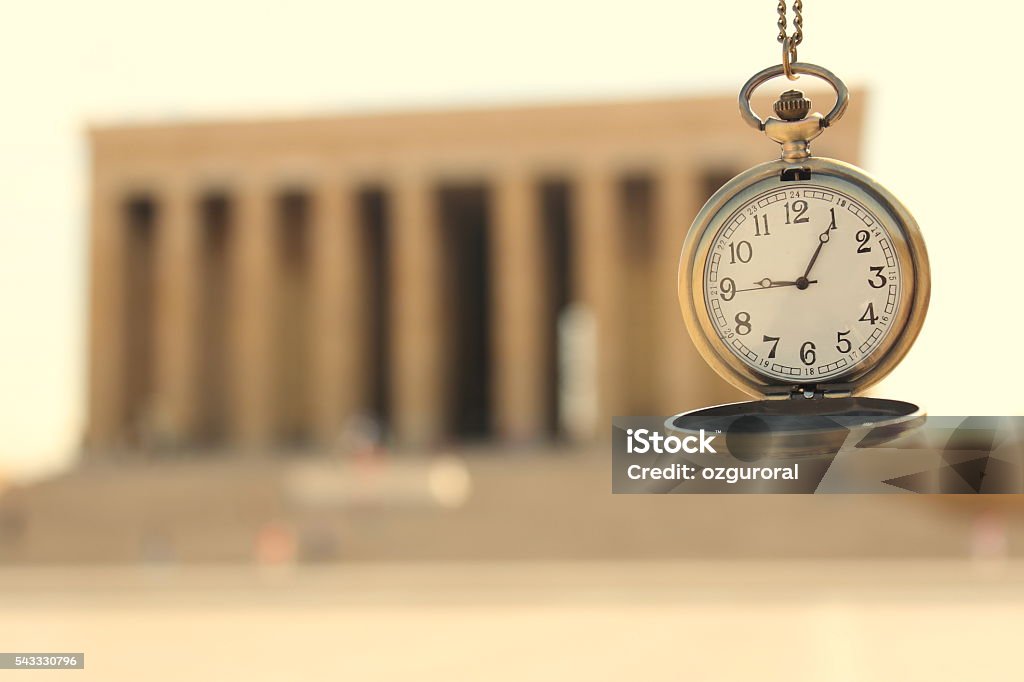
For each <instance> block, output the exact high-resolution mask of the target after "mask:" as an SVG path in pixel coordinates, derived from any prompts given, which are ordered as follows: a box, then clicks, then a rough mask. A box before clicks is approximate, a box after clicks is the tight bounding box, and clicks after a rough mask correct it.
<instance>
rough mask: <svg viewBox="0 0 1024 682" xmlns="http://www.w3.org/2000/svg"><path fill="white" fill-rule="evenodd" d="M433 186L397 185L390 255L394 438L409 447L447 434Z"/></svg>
mask: <svg viewBox="0 0 1024 682" xmlns="http://www.w3.org/2000/svg"><path fill="white" fill-rule="evenodd" d="M428 183H429V181H428V180H427V179H426V178H424V177H420V176H403V177H400V178H398V179H397V181H396V182H395V184H394V187H393V191H392V197H393V205H394V211H393V215H394V221H393V223H392V226H393V227H392V233H391V238H390V240H389V241H390V250H391V254H390V257H391V268H390V269H391V277H392V287H391V296H392V300H391V311H390V313H391V349H390V355H391V358H390V362H391V384H392V385H391V399H392V405H393V407H392V415H393V424H394V430H395V435H396V437H397V440H398V442H399V443H400V444H402V445H406V446H412V447H417V446H428V445H431V444H436V443H437V442H438V441H439V440H440V439H441V437H442V435H443V434H444V431H445V424H444V420H445V416H446V415H445V411H446V405H447V403H448V400H447V396H446V395H445V384H444V377H445V352H444V350H445V349H444V338H445V333H444V330H445V319H444V318H445V315H444V302H443V300H442V288H441V284H442V277H441V274H442V271H441V268H442V261H441V257H442V244H441V235H440V230H439V229H438V224H437V218H438V216H437V206H436V202H435V201H434V199H435V197H434V195H433V192H432V189H431V187H430V185H429V184H428Z"/></svg>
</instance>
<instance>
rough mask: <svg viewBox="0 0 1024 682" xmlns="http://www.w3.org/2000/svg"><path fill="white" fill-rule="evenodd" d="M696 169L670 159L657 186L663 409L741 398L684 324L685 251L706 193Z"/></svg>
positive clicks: (657, 289)
mask: <svg viewBox="0 0 1024 682" xmlns="http://www.w3.org/2000/svg"><path fill="white" fill-rule="evenodd" d="M702 191H703V187H702V183H701V176H700V173H699V171H698V170H697V169H696V168H693V167H691V166H688V165H682V164H666V165H665V166H663V167H662V168H661V172H660V175H659V176H658V177H657V184H656V188H655V192H656V196H657V199H656V201H657V205H656V214H655V220H656V221H657V222H656V224H657V240H658V241H657V263H656V268H657V277H656V285H655V287H654V291H652V292H651V295H652V296H654V297H655V304H656V312H655V319H657V320H658V322H659V324H658V332H657V339H656V344H655V348H656V358H655V360H656V362H657V364H658V367H657V371H656V373H655V376H657V377H658V378H659V380H660V381H659V385H658V386H657V387H652V388H654V390H656V391H657V393H658V405H659V410H660V411H661V413H662V414H665V415H669V414H675V413H678V412H682V411H685V410H691V409H695V408H698V407H705V406H707V405H713V404H716V403H718V402H724V401H726V400H729V399H732V398H733V397H736V394H735V393H734V392H733V390H732V389H731V388H730V387H729V386H728V385H726V384H725V382H723V381H722V380H721V379H720V378H719V377H718V375H717V374H715V372H714V371H713V370H712V369H711V368H710V367H709V366H708V364H707V363H706V362H705V361H704V358H703V357H701V355H700V353H698V352H697V349H696V347H695V346H694V344H693V341H692V340H691V338H690V334H689V332H688V331H687V329H686V325H685V324H684V323H683V317H682V312H681V308H680V304H679V297H678V293H677V285H678V272H679V254H680V251H681V250H682V246H683V240H684V239H685V237H686V233H687V231H688V230H689V228H690V224H691V223H692V222H693V219H694V218H695V217H696V216H697V212H698V211H699V210H700V207H701V206H702V205H703V202H704V199H705V198H706V197H704V196H703V194H702Z"/></svg>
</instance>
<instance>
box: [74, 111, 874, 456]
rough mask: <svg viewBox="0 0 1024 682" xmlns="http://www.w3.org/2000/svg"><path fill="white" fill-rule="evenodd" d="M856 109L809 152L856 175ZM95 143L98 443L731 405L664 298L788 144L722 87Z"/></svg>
mask: <svg viewBox="0 0 1024 682" xmlns="http://www.w3.org/2000/svg"><path fill="white" fill-rule="evenodd" d="M860 101H861V98H860V97H855V98H854V102H855V103H858V104H859V103H860ZM762 106H764V107H765V108H766V106H765V105H764V103H762ZM860 112H861V109H860V107H855V108H853V109H852V110H851V112H850V113H849V114H848V115H847V117H846V118H845V120H844V121H843V125H842V126H840V127H838V128H837V129H836V130H834V131H830V132H829V134H828V135H825V136H823V137H822V138H821V139H820V140H819V141H818V142H816V143H815V152H816V153H818V154H821V155H828V156H837V157H839V158H842V159H845V160H847V161H852V162H857V160H858V150H859V135H860V127H861V126H860V123H861V118H860ZM91 147H92V188H93V189H92V221H91V223H92V227H91V299H90V300H91V305H90V323H91V336H90V341H91V342H90V350H89V371H90V378H89V423H88V432H87V435H86V445H87V450H88V451H89V452H90V453H93V456H99V457H102V453H105V452H110V451H115V450H119V449H121V450H151V451H161V450H166V449H172V450H173V449H203V448H225V449H241V450H244V451H246V452H258V451H265V450H269V449H278V448H307V447H322V446H325V445H327V446H329V445H331V444H333V443H335V442H336V441H337V439H338V438H339V434H341V433H342V432H343V431H344V429H345V428H346V424H348V423H351V420H352V419H353V418H356V417H360V416H362V417H363V420H364V421H365V420H367V419H372V420H375V422H376V423H377V424H379V425H380V429H381V431H382V433H383V434H384V437H385V438H386V439H387V440H388V441H389V442H391V443H394V444H396V445H399V446H431V445H436V444H440V443H444V442H452V441H460V440H462V441H464V440H473V441H480V440H484V441H489V440H496V441H501V442H527V443H529V442H542V441H553V440H562V439H568V440H588V439H591V438H593V437H595V436H601V435H603V434H605V433H606V432H607V431H608V429H609V418H610V416H611V415H613V414H670V413H674V412H678V411H680V410H684V409H688V408H692V407H696V406H699V405H704V404H709V403H714V402H724V401H727V400H730V399H733V398H734V397H736V394H735V393H734V392H733V391H732V389H730V388H729V387H727V386H726V385H725V384H724V383H723V382H721V381H720V380H719V379H718V378H717V377H716V376H715V375H714V374H713V373H711V372H710V371H709V370H708V369H707V368H706V366H705V364H704V363H703V361H702V360H701V359H700V358H699V356H698V355H697V354H696V352H695V351H694V349H693V347H692V345H691V343H690V340H689V337H688V336H687V334H686V331H685V329H684V327H683V324H682V321H681V319H680V315H679V312H678V306H677V303H676V293H675V271H676V266H677V261H678V254H679V248H680V246H681V243H682V240H683V236H684V234H685V232H686V229H687V227H688V226H689V224H690V221H691V220H692V218H693V216H694V215H695V213H696V212H697V210H698V209H699V208H700V206H701V204H702V203H703V202H704V200H705V199H706V198H707V196H708V195H709V194H710V193H711V192H712V191H714V190H715V189H716V188H717V187H718V186H719V185H720V184H722V183H723V182H724V181H725V180H727V179H728V178H729V177H731V176H732V175H734V174H735V173H736V172H738V171H740V170H742V169H744V168H746V167H748V166H751V165H753V164H755V163H759V162H761V161H765V160H768V159H771V158H775V157H776V156H777V155H778V149H777V147H776V146H775V145H774V144H773V143H771V142H770V141H768V140H766V139H765V138H763V137H761V136H759V135H757V134H755V133H754V132H753V131H751V130H749V129H748V128H746V127H745V126H744V125H743V123H742V122H741V120H740V117H739V115H738V114H737V112H736V102H735V99H734V98H732V97H728V98H695V99H676V100H663V101H636V102H620V103H612V104H597V105H573V106H551V107H528V108H527V107H515V108H501V109H485V110H483V109H482V110H464V111H453V112H425V113H402V114H384V115H360V116H344V117H329V118H309V119H301V120H278V121H251V120H244V121H224V122H213V123H182V124H170V125H163V124H157V125H130V126H116V127H100V128H97V129H94V130H93V131H92V132H91Z"/></svg>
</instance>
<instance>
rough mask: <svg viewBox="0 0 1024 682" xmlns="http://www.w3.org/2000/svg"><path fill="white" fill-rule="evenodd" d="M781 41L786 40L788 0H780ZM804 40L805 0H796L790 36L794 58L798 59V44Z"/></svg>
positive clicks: (794, 59) (779, 23)
mask: <svg viewBox="0 0 1024 682" xmlns="http://www.w3.org/2000/svg"><path fill="white" fill-rule="evenodd" d="M778 10H779V21H778V26H779V42H780V43H782V42H785V40H786V27H787V25H788V24H787V21H786V0H779V7H778ZM803 41H804V3H803V0H794V2H793V34H792V35H791V36H789V44H790V45H791V46H792V47H793V50H794V58H793V61H796V56H795V51H796V46H797V45H799V44H800V43H802V42H803Z"/></svg>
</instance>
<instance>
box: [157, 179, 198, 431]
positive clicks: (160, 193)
mask: <svg viewBox="0 0 1024 682" xmlns="http://www.w3.org/2000/svg"><path fill="white" fill-rule="evenodd" d="M156 201H157V205H158V211H157V232H156V315H155V320H156V357H155V363H156V373H155V374H156V414H155V415H154V417H155V419H156V423H155V424H154V427H155V428H156V429H157V430H158V431H157V433H156V434H155V435H156V436H157V437H158V438H159V439H160V441H161V443H162V444H164V445H170V446H177V447H180V446H183V445H186V444H187V443H188V441H189V439H190V438H191V437H192V436H193V435H194V430H195V418H196V410H197V406H198V404H199V396H198V395H197V380H198V367H197V364H196V363H197V360H198V350H199V348H198V341H199V335H198V332H199V330H198V326H197V325H198V323H199V318H198V315H199V294H200V292H199V285H200V282H199V277H200V257H201V254H200V244H201V241H200V225H199V215H198V213H199V208H198V205H197V197H196V196H195V195H194V194H193V192H191V191H190V189H189V188H188V187H187V186H186V181H185V180H183V179H177V178H175V179H171V180H168V181H167V182H166V184H164V185H163V186H161V187H159V188H158V190H157V195H156Z"/></svg>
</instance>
